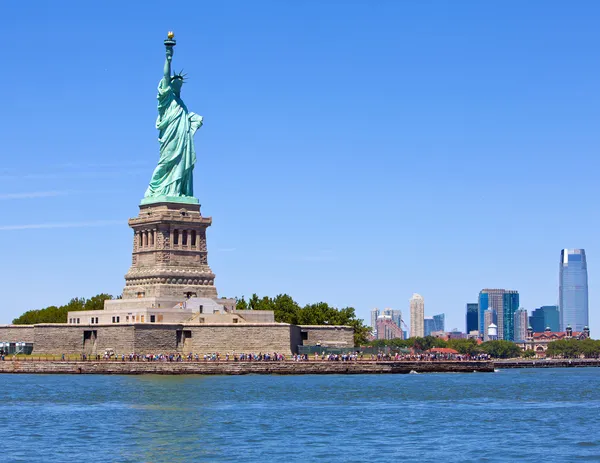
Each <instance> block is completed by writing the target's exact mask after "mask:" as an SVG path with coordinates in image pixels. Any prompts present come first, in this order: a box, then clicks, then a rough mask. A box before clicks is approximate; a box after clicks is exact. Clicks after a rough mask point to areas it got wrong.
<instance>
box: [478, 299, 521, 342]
mask: <svg viewBox="0 0 600 463" xmlns="http://www.w3.org/2000/svg"><path fill="white" fill-rule="evenodd" d="M518 308H519V292H518V291H513V290H510V289H482V290H481V291H480V293H479V332H480V333H484V335H485V334H486V333H487V329H486V328H485V326H484V321H485V319H484V314H485V311H486V310H488V309H493V310H495V311H496V314H497V318H498V321H497V322H495V324H497V325H498V339H504V340H506V341H512V340H513V338H514V329H515V327H514V323H515V312H516V310H517V309H518Z"/></svg>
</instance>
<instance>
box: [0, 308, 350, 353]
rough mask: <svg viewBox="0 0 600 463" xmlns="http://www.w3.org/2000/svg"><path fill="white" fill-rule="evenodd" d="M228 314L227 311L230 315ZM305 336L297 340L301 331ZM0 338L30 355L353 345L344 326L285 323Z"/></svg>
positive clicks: (78, 328) (20, 332) (67, 330)
mask: <svg viewBox="0 0 600 463" xmlns="http://www.w3.org/2000/svg"><path fill="white" fill-rule="evenodd" d="M230 315H231V314H230ZM303 333H304V334H305V335H306V336H307V339H306V340H304V341H303V340H302V334H303ZM0 341H4V342H6V341H8V342H17V341H22V342H30V343H33V353H34V354H55V355H60V354H82V353H85V354H87V355H98V354H99V355H103V354H104V353H105V352H106V351H107V350H111V351H113V352H114V353H116V354H119V355H121V354H125V355H127V354H129V353H132V352H135V353H137V354H158V353H163V354H166V353H174V352H181V353H184V354H187V353H189V352H192V353H197V354H200V355H202V354H207V353H213V352H219V353H220V354H223V355H224V354H226V353H233V352H237V353H242V352H245V353H259V352H262V353H267V352H270V353H272V352H278V353H281V354H285V355H290V354H294V353H296V352H297V346H298V345H301V344H305V345H315V344H318V343H320V344H321V345H323V346H325V345H327V346H342V347H351V346H353V330H352V328H350V327H334V326H323V327H313V326H310V327H307V326H304V327H299V326H295V325H287V324H285V323H205V324H191V323H190V324H186V323H179V324H167V323H132V324H123V323H121V324H104V325H102V324H98V325H95V324H94V325H71V324H40V325H33V326H31V325H29V326H18V325H10V326H0Z"/></svg>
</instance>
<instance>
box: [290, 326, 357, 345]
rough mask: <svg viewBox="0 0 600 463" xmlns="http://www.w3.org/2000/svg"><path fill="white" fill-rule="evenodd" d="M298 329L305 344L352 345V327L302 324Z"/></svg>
mask: <svg viewBox="0 0 600 463" xmlns="http://www.w3.org/2000/svg"><path fill="white" fill-rule="evenodd" d="M300 331H301V332H302V334H303V341H302V344H303V345H305V346H316V345H320V346H335V347H352V346H354V329H353V328H352V327H350V326H326V325H303V326H300Z"/></svg>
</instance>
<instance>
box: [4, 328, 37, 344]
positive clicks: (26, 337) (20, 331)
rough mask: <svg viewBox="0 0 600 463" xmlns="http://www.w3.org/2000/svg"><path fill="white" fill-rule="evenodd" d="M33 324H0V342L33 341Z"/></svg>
mask: <svg viewBox="0 0 600 463" xmlns="http://www.w3.org/2000/svg"><path fill="white" fill-rule="evenodd" d="M34 339H35V333H34V328H33V325H0V342H33V341H34Z"/></svg>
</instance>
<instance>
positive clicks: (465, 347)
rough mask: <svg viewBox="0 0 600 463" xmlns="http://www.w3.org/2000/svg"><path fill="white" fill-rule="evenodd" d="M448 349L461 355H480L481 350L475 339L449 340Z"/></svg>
mask: <svg viewBox="0 0 600 463" xmlns="http://www.w3.org/2000/svg"><path fill="white" fill-rule="evenodd" d="M448 347H449V348H451V349H454V350H455V351H457V352H458V353H459V354H463V355H466V354H468V355H477V354H479V353H481V348H480V347H479V345H478V344H477V341H476V340H475V339H450V340H449V341H448Z"/></svg>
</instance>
